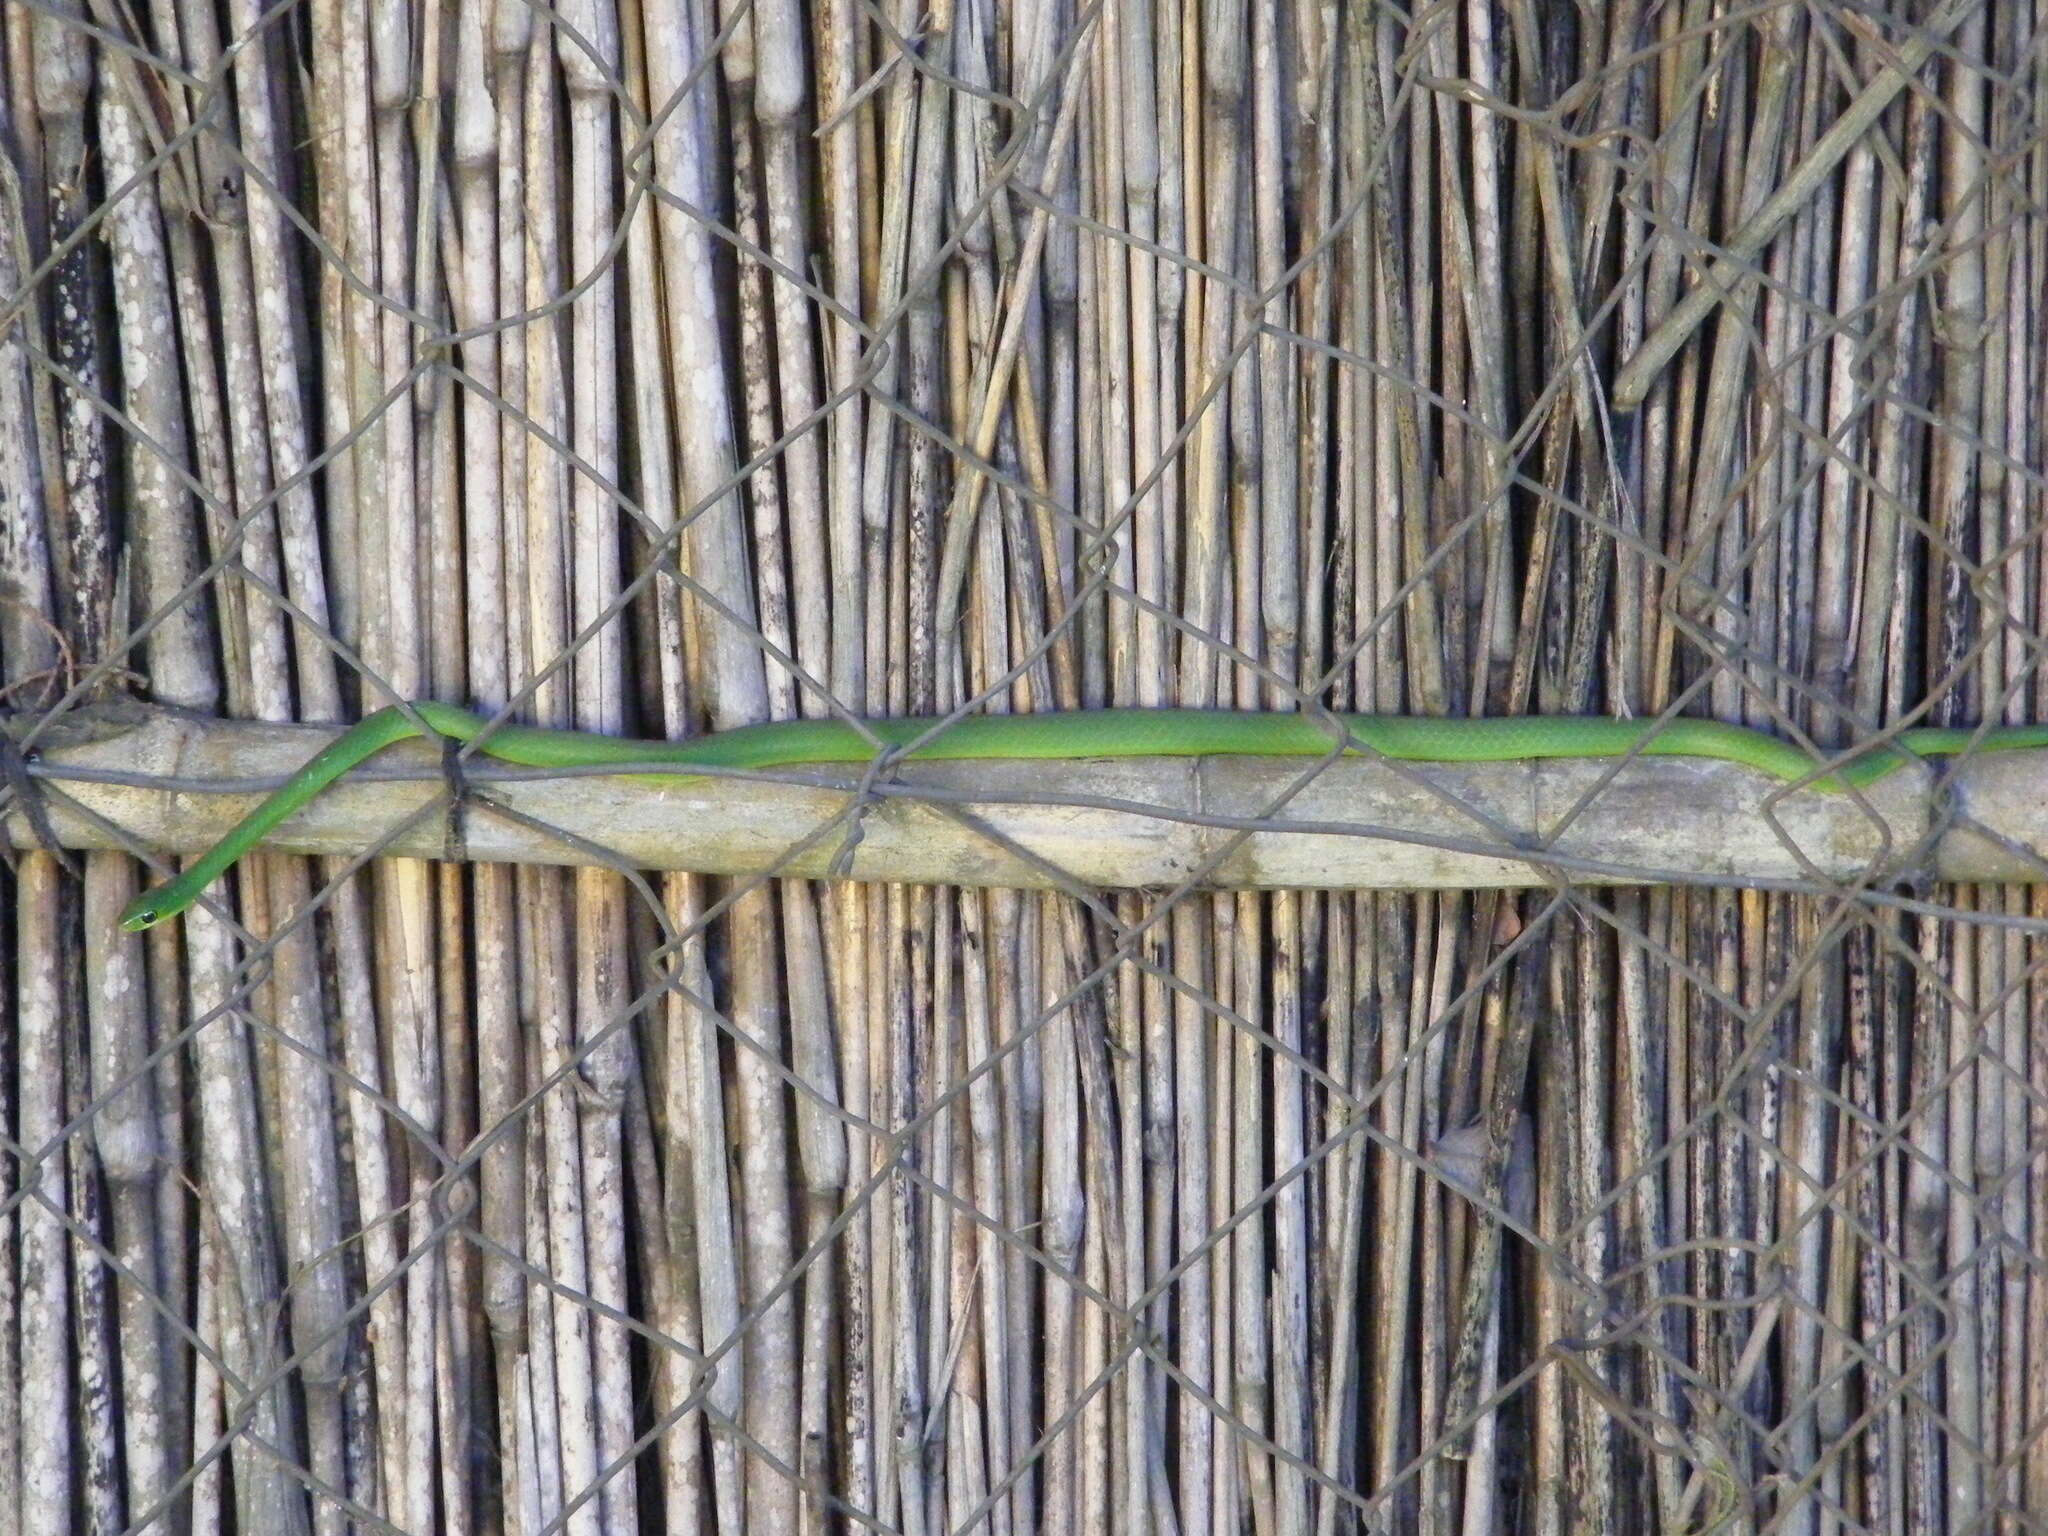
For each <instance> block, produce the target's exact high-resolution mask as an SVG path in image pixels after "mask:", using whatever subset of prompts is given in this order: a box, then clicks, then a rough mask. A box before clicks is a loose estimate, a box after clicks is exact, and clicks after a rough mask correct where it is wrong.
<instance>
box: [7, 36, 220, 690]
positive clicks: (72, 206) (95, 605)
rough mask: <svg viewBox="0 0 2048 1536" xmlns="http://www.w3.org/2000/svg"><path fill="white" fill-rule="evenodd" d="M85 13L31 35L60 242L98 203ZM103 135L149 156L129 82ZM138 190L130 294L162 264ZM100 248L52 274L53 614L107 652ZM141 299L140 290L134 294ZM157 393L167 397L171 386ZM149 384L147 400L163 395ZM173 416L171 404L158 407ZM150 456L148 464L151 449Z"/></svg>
mask: <svg viewBox="0 0 2048 1536" xmlns="http://www.w3.org/2000/svg"><path fill="white" fill-rule="evenodd" d="M78 21H79V18H78V17H77V16H75V15H68V14H66V13H65V11H63V10H58V11H53V12H51V13H49V14H46V15H42V16H38V17H36V18H35V21H34V24H33V29H32V32H31V36H32V38H33V42H34V68H35V98H34V99H35V115H36V118H37V120H38V125H39V127H40V128H41V130H42V152H43V165H44V176H45V186H46V187H47V189H48V193H47V201H48V219H49V224H50V229H49V237H50V242H51V244H52V245H59V244H62V243H63V242H65V241H70V240H75V237H76V236H77V234H78V227H79V224H80V222H81V221H82V220H83V219H84V217H85V214H86V211H87V204H86V176H87V169H86V139H85V123H86V98H87V92H88V90H89V88H90V84H91V76H92V64H93V55H92V49H91V44H90V43H89V41H88V40H87V38H86V37H85V35H84V34H83V33H82V32H81V31H80V30H79V27H78ZM94 127H95V128H96V130H97V132H96V133H95V135H94V137H95V140H97V139H99V138H101V137H104V136H106V135H107V134H108V131H109V130H110V129H111V130H112V132H113V135H114V143H113V145H112V148H113V150H114V152H115V153H116V154H117V155H118V156H119V167H118V170H116V167H115V165H113V164H110V165H109V166H108V169H109V171H110V172H114V173H115V174H120V173H122V172H125V175H122V178H121V179H122V180H123V181H127V180H131V179H133V178H134V176H135V172H136V168H137V166H138V165H139V164H140V162H141V158H142V157H141V155H140V154H139V153H137V151H136V147H135V143H134V137H135V136H134V128H133V123H132V121H131V118H130V114H129V112H128V110H127V108H126V105H125V103H124V102H123V101H122V100H121V99H120V97H119V94H118V93H117V92H113V91H109V92H108V95H107V99H106V101H105V102H104V104H101V105H100V109H99V111H98V112H97V113H96V114H95V122H94ZM135 193H136V195H135V196H134V197H132V198H130V199H126V200H124V201H123V202H122V203H121V204H119V205H117V206H116V207H115V208H114V209H111V210H109V220H110V222H111V221H112V220H115V219H119V221H120V224H121V225H122V226H125V229H124V233H125V235H126V237H127V238H126V239H124V240H123V242H122V245H121V247H120V256H119V257H118V258H117V260H116V263H115V269H116V273H117V277H118V278H119V279H120V281H119V284H118V287H117V293H118V294H119V295H120V296H121V297H124V298H125V297H129V296H130V295H132V294H133V292H134V291H135V288H136V286H137V279H138V276H140V277H141V278H142V280H143V281H144V282H146V281H147V280H148V277H149V276H150V275H153V273H154V271H155V270H156V269H145V270H144V272H143V273H141V274H138V272H137V271H136V270H135V268H136V259H137V257H138V256H141V255H143V254H145V253H146V247H142V248H138V245H137V242H138V240H140V239H143V238H145V235H146V229H147V227H149V226H153V224H154V218H153V215H154V213H155V211H156V200H155V189H154V187H152V186H148V185H143V186H138V187H137V188H136V189H135ZM92 277H93V271H92V253H91V248H90V247H89V246H88V245H86V244H84V243H83V242H80V243H75V244H73V245H72V247H71V249H70V250H69V251H68V252H66V253H65V254H64V255H63V256H62V257H60V258H59V259H58V264H57V266H56V268H55V269H54V270H53V271H52V272H51V273H50V275H49V277H48V279H47V282H48V284H49V288H50V299H49V302H48V305H47V310H46V316H47V318H46V324H47V326H48V329H49V338H50V339H49V347H50V351H49V357H50V362H51V364H52V365H53V367H54V368H55V369H58V370H61V371H62V373H63V374H68V375H70V378H69V379H68V380H66V381H65V382H64V386H63V388H62V391H61V393H60V394H58V395H57V396H56V399H55V400H54V402H53V405H54V407H55V411H56V416H57V420H56V426H57V433H56V439H55V442H54V443H53V444H49V445H46V446H45V452H48V451H49V449H50V448H51V447H54V448H55V450H56V459H57V466H58V470H59V478H58V481H57V483H55V484H53V485H51V487H50V490H51V492H52V493H53V496H54V499H55V501H56V506H57V508H58V510H59V511H60V512H61V514H62V521H61V522H60V523H59V524H58V531H59V532H60V533H61V535H62V539H61V550H60V553H59V566H58V569H60V570H61V571H63V572H64V573H65V577H66V578H67V579H66V580H64V581H63V582H62V583H61V584H60V587H59V591H58V594H57V596H58V601H59V605H60V606H59V608H58V610H57V613H56V614H55V615H53V616H54V617H57V618H58V620H59V622H61V623H63V624H64V625H65V627H66V628H67V629H68V630H70V631H71V632H72V638H73V639H74V641H75V642H76V643H78V644H79V645H80V647H81V649H82V650H83V652H84V654H86V655H88V656H97V655H101V654H103V653H104V652H105V650H106V644H107V639H108V628H107V623H108V620H109V618H110V617H111V614H110V613H109V612H108V611H107V604H108V600H109V598H110V597H111V593H110V592H108V591H107V590H106V581H107V578H108V577H109V576H110V575H111V571H110V570H108V569H107V568H106V565H107V560H108V558H109V555H110V553H111V552H110V550H109V548H108V540H109V536H110V529H109V527H108V511H107V505H106V485H105V480H106V473H107V464H106V453H107V443H106V441H105V430H104V425H103V422H102V420H101V417H100V413H99V409H98V403H97V397H98V396H99V395H100V394H101V393H102V390H103V387H104V386H103V380H102V378H101V369H100V361H99V352H100V337H99V332H100V327H99V324H98V313H99V308H100V306H99V305H98V304H97V303H96V302H95V299H94V296H93V294H92ZM130 305H131V308H132V307H133V300H132V298H130ZM150 394H154V395H156V396H161V395H162V394H163V391H162V390H157V391H152V392H150ZM150 394H145V395H144V397H143V401H144V403H145V404H148V403H155V402H154V401H152V400H151V399H150ZM156 414H157V415H161V412H158V413H156ZM174 424H175V425H176V426H179V427H182V426H183V421H182V420H181V419H175V420H174ZM142 462H143V463H144V464H145V465H146V464H147V463H148V462H149V461H148V457H147V455H145V456H143V460H142ZM152 478H153V479H154V480H155V481H156V482H158V486H159V489H158V491H157V496H158V498H159V499H161V495H162V492H161V489H160V486H161V481H162V478H163V474H162V467H161V466H157V473H156V475H155V476H153V477H152ZM150 528H151V530H152V531H153V532H154V533H155V534H156V535H157V537H158V538H159V539H162V538H163V537H164V535H165V534H166V533H167V532H168V533H171V534H172V535H173V540H172V542H171V543H170V545H169V549H170V550H171V551H173V552H175V551H176V550H177V548H178V546H177V543H176V542H175V529H171V528H168V527H167V525H166V524H165V523H164V521H163V519H162V518H161V517H158V518H155V519H152V521H151V523H150ZM162 575H163V577H165V578H168V579H169V581H170V582H171V583H172V585H171V590H173V591H175V590H176V589H177V586H179V585H182V582H180V581H179V579H178V578H179V572H178V571H177V570H176V569H175V567H173V568H172V569H171V570H168V571H165V572H163V573H162ZM178 618H179V621H180V622H183V623H187V624H189V623H190V622H191V618H192V616H191V615H190V614H180V615H179V616H178Z"/></svg>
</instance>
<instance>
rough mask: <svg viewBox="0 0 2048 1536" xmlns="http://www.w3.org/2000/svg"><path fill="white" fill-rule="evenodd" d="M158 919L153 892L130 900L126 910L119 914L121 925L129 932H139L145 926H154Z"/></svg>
mask: <svg viewBox="0 0 2048 1536" xmlns="http://www.w3.org/2000/svg"><path fill="white" fill-rule="evenodd" d="M159 920H160V918H159V915H158V913H157V909H156V901H155V898H154V893H152V894H151V895H149V896H145V897H143V898H142V899H141V900H140V901H136V902H131V903H130V904H129V907H128V910H127V911H126V912H123V913H122V914H121V926H122V927H123V928H125V929H127V930H128V931H129V932H130V933H140V932H142V931H143V930H144V929H145V928H154V927H155V926H156V925H157V923H158V921H159Z"/></svg>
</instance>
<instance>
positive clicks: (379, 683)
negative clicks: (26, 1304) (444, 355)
mask: <svg viewBox="0 0 2048 1536" xmlns="http://www.w3.org/2000/svg"><path fill="white" fill-rule="evenodd" d="M438 22H439V17H438V13H435V14H428V15H424V16H422V18H421V27H420V30H419V43H418V46H419V48H420V57H421V60H422V63H423V65H424V66H426V68H427V69H428V70H429V71H430V72H429V73H427V74H426V76H425V78H426V79H427V80H428V81H429V82H430V87H429V88H430V89H431V90H434V91H438V89H439V86H440V70H439V68H438V58H439V50H440V43H439V38H440V33H441V29H440V26H439V24H438ZM369 32H370V37H369V42H370V81H369V85H370V108H371V113H372V132H373V135H374V144H375V147H374V162H373V163H374V165H375V172H376V192H375V203H374V216H375V219H376V238H377V241H378V267H379V270H378V280H377V285H376V287H377V292H378V294H379V296H380V298H381V299H382V300H383V302H382V303H381V304H380V305H379V328H380V331H381V336H380V351H379V357H378V366H379V368H380V373H379V377H378V384H379V387H380V390H381V392H382V393H383V394H384V396H385V397H386V398H387V400H388V401H389V404H386V405H385V406H384V407H383V420H382V429H383V431H382V449H383V454H384V465H383V469H384V476H383V482H382V485H381V486H380V487H378V488H377V489H380V490H381V491H382V493H383V494H382V495H381V496H379V495H377V494H376V492H375V491H374V490H373V491H372V493H371V494H370V495H369V496H368V497H366V498H365V499H363V500H362V501H360V502H359V503H358V510H359V513H360V522H359V524H358V535H359V539H360V543H359V546H358V550H359V558H360V559H361V560H362V562H363V568H362V572H361V592H362V597H363V604H364V613H363V616H364V621H365V631H364V636H363V660H364V662H365V663H366V665H367V667H368V669H369V674H370V675H369V677H368V679H367V680H366V681H368V683H369V685H370V686H369V688H368V689H366V692H369V693H374V692H375V691H376V690H377V689H378V688H379V687H389V688H392V689H394V690H396V691H397V692H398V693H399V694H400V695H401V696H416V695H417V694H418V693H419V692H420V691H421V690H422V689H423V688H424V687H425V685H426V681H427V675H426V648H425V627H426V626H425V622H424V613H423V608H424V602H423V593H422V590H421V589H422V575H423V567H422V555H421V539H420V524H421V521H422V519H421V518H420V517H419V516H418V514H417V512H416V510H415V509H416V507H417V506H418V505H419V502H420V501H421V499H422V498H424V497H427V496H430V495H431V483H432V482H431V464H430V460H431V453H430V448H429V443H430V439H428V440H423V439H422V438H421V437H420V436H419V435H418V434H416V432H415V430H414V413H413V411H412V410H410V409H407V407H408V406H411V405H412V404H413V403H414V399H415V396H414V391H413V390H411V389H409V388H406V387H405V380H406V375H407V373H408V371H409V370H410V369H411V367H412V364H413V345H412V325H411V322H410V320H409V319H408V318H407V316H406V314H405V309H406V307H407V306H408V305H411V304H413V303H415V302H416V301H418V300H419V299H420V298H421V296H422V295H423V293H424V291H425V290H424V284H423V282H422V277H423V276H424V275H425V267H424V264H425V263H426V262H427V261H429V260H431V256H432V252H433V248H434V242H433V240H432V235H433V233H434V230H435V222H434V219H433V217H432V215H431V213H430V212H427V213H424V216H422V213H423V210H424V204H425V199H426V198H427V197H428V196H429V195H430V193H431V191H432V189H433V187H434V185H435V181H434V172H435V169H436V156H435V155H434V152H433V149H434V146H433V144H432V142H431V140H432V138H433V137H434V135H433V133H432V131H431V130H430V131H429V135H428V137H429V140H430V142H429V143H427V144H424V145H423V144H418V143H416V142H415V141H414V133H413V128H414V122H413V103H414V95H415V89H414V81H413V48H414V36H413V27H412V24H411V12H410V11H409V9H408V8H406V7H404V6H399V5H387V6H382V7H379V8H377V9H375V10H374V11H373V13H372V15H371V17H370V22H369ZM431 121H432V122H434V123H436V124H437V123H438V115H436V116H435V117H434V118H432V119H431ZM416 264H417V265H418V266H419V268H420V270H417V271H416V270H415V268H416ZM373 889H374V890H375V892H376V899H375V905H374V908H373V917H372V922H373V932H374V933H375V934H376V940H377V948H378V950H379V953H380V959H381V961H382V963H381V964H380V965H379V967H378V972H377V980H378V992H377V995H378V997H379V1000H380V1002H381V1008H380V1013H381V1015H382V1020H383V1028H384V1035H385V1043H386V1050H387V1052H388V1055H389V1058H390V1061H391V1091H392V1096H393V1098H394V1099H395V1100H396V1102H397V1103H398V1105H399V1107H400V1108H401V1109H402V1110H403V1111H404V1112H405V1113H406V1115H407V1116H408V1117H410V1118H411V1119H412V1120H413V1122H414V1123H416V1124H419V1125H423V1126H432V1127H437V1128H438V1127H439V1125H440V1123H441V1113H442V1105H443V1101H444V1097H445V1091H446V1090H445V1085H444V1083H443V1081H442V1078H441V1071H440V1067H441V1063H440V1052H439V1047H438V1044H437V1038H438V1015H439V997H438V985H437V983H438V978H437V977H436V975H435V964H434V958H435V952H436V950H437V948H438V945H437V942H436V940H435V938H434V929H435V925H436V917H435V912H434V909H433V892H432V886H431V882H430V878H429V869H428V866H427V865H426V864H425V863H424V862H423V861H420V860H416V859H386V860H383V861H380V863H379V864H378V866H377V868H376V870H375V872H374V885H373ZM408 1163H409V1167H408V1168H407V1171H406V1177H405V1182H406V1185H407V1191H408V1196H409V1204H410V1208H411V1211H412V1212H413V1213H415V1214H414V1216H413V1220H412V1221H410V1222H409V1223H408V1227H409V1231H408V1233H407V1243H408V1252H407V1253H406V1255H405V1256H404V1258H403V1259H402V1260H401V1262H402V1264H403V1266H404V1271H405V1281H404V1295H405V1300H404V1304H403V1305H404V1343H403V1350H404V1356H405V1366H404V1372H405V1387H404V1396H403V1399H402V1404H401V1403H400V1402H391V1403H387V1404H385V1405H384V1406H385V1408H386V1411H387V1412H390V1413H393V1414H394V1415H399V1416H401V1419H402V1424H403V1431H402V1440H401V1442H400V1443H402V1445H403V1446H404V1460H403V1463H402V1466H401V1469H400V1472H401V1481H399V1482H398V1483H397V1484H395V1485H394V1486H393V1487H392V1488H391V1489H390V1490H389V1491H388V1494H387V1497H388V1498H389V1499H390V1502H391V1505H392V1507H393V1508H394V1509H395V1510H397V1511H400V1512H402V1513H401V1515H400V1518H401V1520H402V1522H403V1523H405V1524H408V1525H411V1526H414V1527H419V1526H424V1525H425V1524H427V1523H428V1522H430V1521H431V1520H432V1519H433V1518H434V1496H435V1485H436V1484H437V1483H438V1481H439V1477H438V1471H437V1466H436V1457H435V1453H434V1433H435V1413H434V1407H433V1403H434V1389H433V1379H434V1340H435V1336H436V1334H437V1333H438V1332H439V1314H440V1310H441V1308H442V1306H443V1305H445V1290H444V1279H445V1264H444V1257H443V1253H442V1250H441V1248H440V1245H439V1244H438V1243H432V1246H429V1243H430V1241H431V1239H430V1238H429V1237H428V1234H429V1233H430V1232H431V1224H430V1222H429V1220H428V1213H429V1212H430V1211H431V1210H432V1204H433V1203H432V1198H431V1194H432V1187H433V1181H434V1178H435V1175H436V1173H437V1169H436V1167H435V1165H434V1162H433V1160H431V1159H429V1158H427V1157H425V1156H423V1155H419V1154H417V1153H415V1154H414V1155H413V1156H411V1157H410V1158H409V1159H408Z"/></svg>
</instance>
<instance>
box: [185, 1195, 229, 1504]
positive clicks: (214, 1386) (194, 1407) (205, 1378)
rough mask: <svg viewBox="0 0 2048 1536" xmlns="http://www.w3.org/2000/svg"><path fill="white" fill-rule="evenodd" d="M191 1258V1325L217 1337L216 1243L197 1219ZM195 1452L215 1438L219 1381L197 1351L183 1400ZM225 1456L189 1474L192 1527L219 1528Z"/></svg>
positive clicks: (208, 1357)
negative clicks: (193, 1280)
mask: <svg viewBox="0 0 2048 1536" xmlns="http://www.w3.org/2000/svg"><path fill="white" fill-rule="evenodd" d="M197 1238H198V1242H197V1245H196V1251H195V1252H194V1255H193V1259H194V1265H195V1268H196V1269H197V1271H198V1283H197V1286H196V1288H195V1290H194V1292H193V1297H192V1327H193V1331H194V1332H195V1333H197V1334H198V1335H199V1337H200V1338H202V1339H208V1340H212V1339H216V1338H219V1337H220V1265H221V1258H220V1244H219V1242H218V1240H217V1239H216V1238H215V1237H214V1235H213V1233H212V1231H211V1229H209V1228H208V1227H207V1226H205V1225H204V1224H203V1223H202V1224H201V1225H200V1227H199V1229H198V1233H197ZM188 1406H189V1410H190V1419H191V1424H192V1449H193V1451H194V1453H195V1454H197V1453H202V1452H203V1451H204V1450H205V1449H206V1448H207V1447H210V1446H213V1445H215V1444H217V1443H218V1440H219V1435H220V1431H221V1422H220V1418H221V1413H220V1410H221V1384H220V1375H219V1372H218V1370H217V1369H216V1367H215V1365H214V1357H213V1356H212V1355H210V1354H207V1353H203V1352H202V1353H200V1354H199V1355H197V1356H196V1357H195V1359H194V1361H193V1365H192V1401H191V1403H190V1404H189V1405H188ZM227 1464H228V1463H227V1458H226V1457H215V1458H214V1459H212V1460H211V1461H209V1462H207V1463H206V1464H205V1465H204V1466H201V1467H199V1468H198V1470H197V1471H196V1473H195V1474H194V1476H193V1479H192V1493H191V1502H190V1505H189V1514H190V1518H191V1528H192V1529H193V1530H195V1531H204V1530H219V1529H220V1527H221V1523H222V1520H223V1518H224V1514H223V1502H224V1501H223V1500H222V1498H221V1488H222V1485H223V1483H224V1482H225V1481H226V1469H227Z"/></svg>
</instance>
